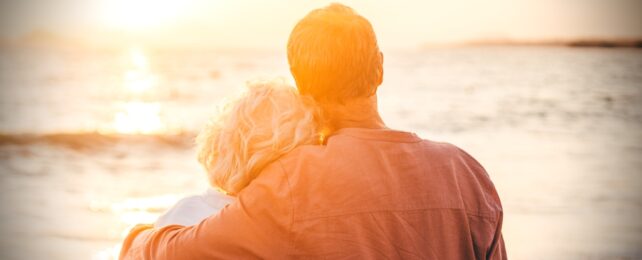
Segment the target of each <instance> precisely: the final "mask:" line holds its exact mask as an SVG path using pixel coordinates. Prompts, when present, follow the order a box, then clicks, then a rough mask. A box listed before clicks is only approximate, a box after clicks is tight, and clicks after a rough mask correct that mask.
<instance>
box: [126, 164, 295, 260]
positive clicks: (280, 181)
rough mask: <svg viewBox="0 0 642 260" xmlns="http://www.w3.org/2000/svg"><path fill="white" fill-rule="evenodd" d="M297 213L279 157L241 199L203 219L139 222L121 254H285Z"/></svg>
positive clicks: (152, 256)
mask: <svg viewBox="0 0 642 260" xmlns="http://www.w3.org/2000/svg"><path fill="white" fill-rule="evenodd" d="M292 213H293V210H292V202H291V198H290V187H289V183H288V180H287V176H286V174H285V173H284V172H283V168H282V166H281V164H280V162H278V161H276V162H274V163H272V164H270V165H268V166H267V167H266V168H265V169H264V170H263V171H262V172H261V174H260V175H259V176H258V177H257V178H256V179H254V180H253V181H252V182H251V183H250V185H248V186H247V187H246V188H245V189H243V191H241V192H240V193H239V196H238V199H237V200H236V201H235V202H233V203H231V204H230V205H228V206H226V207H225V208H224V209H223V210H222V211H221V212H219V213H218V214H216V215H213V216H210V217H208V218H206V219H205V220H203V221H202V222H200V223H199V224H197V225H194V226H178V225H171V226H166V227H163V228H159V229H151V228H150V227H149V226H141V227H139V228H134V230H132V231H131V232H130V235H128V237H127V238H126V239H125V241H124V243H123V246H122V251H121V254H120V259H155V260H163V259H238V258H263V259H265V258H268V259H274V258H282V257H281V256H283V255H284V254H287V252H288V251H289V249H290V247H291V242H290V241H291V235H290V227H291V224H292V219H293V218H292V217H293V215H292Z"/></svg>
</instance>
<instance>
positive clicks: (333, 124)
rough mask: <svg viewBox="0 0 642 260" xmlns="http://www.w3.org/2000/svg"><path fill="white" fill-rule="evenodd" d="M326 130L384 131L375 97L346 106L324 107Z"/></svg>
mask: <svg viewBox="0 0 642 260" xmlns="http://www.w3.org/2000/svg"><path fill="white" fill-rule="evenodd" d="M323 110H324V111H325V112H326V115H327V117H328V118H327V120H328V128H330V129H329V130H330V132H334V131H336V130H338V129H341V128H369V129H385V128H387V127H386V124H385V123H384V122H383V120H382V119H381V116H380V115H379V111H378V109H377V97H376V96H372V97H369V98H360V99H356V100H352V101H350V102H347V103H346V104H332V105H325V106H324V108H323Z"/></svg>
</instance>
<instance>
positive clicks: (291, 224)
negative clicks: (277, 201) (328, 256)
mask: <svg viewBox="0 0 642 260" xmlns="http://www.w3.org/2000/svg"><path fill="white" fill-rule="evenodd" d="M276 162H277V163H278V164H279V167H280V168H281V171H282V172H283V175H284V176H285V181H286V182H287V184H288V195H289V197H290V205H291V209H292V217H290V226H289V227H288V240H290V241H289V244H290V251H291V250H292V249H293V248H294V239H292V230H293V226H294V222H295V221H294V215H295V214H294V212H295V209H294V198H293V197H292V184H291V183H290V178H289V176H288V172H287V171H286V170H285V167H284V166H283V163H282V162H281V160H277V161H276Z"/></svg>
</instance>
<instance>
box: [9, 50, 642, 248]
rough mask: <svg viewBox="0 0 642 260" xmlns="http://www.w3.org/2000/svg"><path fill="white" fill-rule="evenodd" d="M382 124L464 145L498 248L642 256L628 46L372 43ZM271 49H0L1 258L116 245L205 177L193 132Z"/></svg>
mask: <svg viewBox="0 0 642 260" xmlns="http://www.w3.org/2000/svg"><path fill="white" fill-rule="evenodd" d="M384 55H385V56H384V60H385V65H384V68H385V74H384V83H383V85H382V86H380V88H379V108H380V110H381V114H382V117H383V118H384V120H385V121H386V123H387V124H388V125H389V126H390V127H391V128H395V129H400V130H405V131H410V132H415V133H417V134H418V135H420V136H421V137H423V138H427V139H431V140H436V141H446V142H450V143H453V144H455V145H457V146H459V147H461V148H463V149H464V150H466V151H468V152H469V153H470V154H472V155H473V156H474V157H476V158H477V159H478V160H479V161H480V162H481V163H482V164H483V165H484V166H485V168H486V170H487V171H488V173H489V175H490V177H491V179H492V180H493V181H494V183H495V186H496V188H497V190H498V192H499V194H500V197H501V200H502V203H503V206H504V210H505V215H504V226H503V234H504V239H505V242H506V247H507V251H508V256H509V257H510V258H512V259H640V258H642V222H641V221H640V219H642V196H641V190H642V50H640V49H604V48H568V47H536V46H530V47H517V46H513V47H507V46H506V47H502V46H487V47H465V48H440V49H425V50H404V51H385V50H384ZM274 76H283V77H285V78H286V79H288V80H290V81H291V77H290V76H289V70H288V66H287V60H286V56H285V54H284V53H283V52H282V51H203V50H199V51H195V50H172V51H159V50H147V49H144V48H141V47H132V48H127V49H122V50H121V49H118V50H82V51H80V50H51V49H6V50H1V51H0V86H2V87H1V89H0V94H1V96H0V108H1V109H0V133H2V135H1V136H0V185H1V186H0V201H1V202H2V203H1V204H0V205H1V206H2V210H1V211H0V234H2V235H1V237H0V258H2V259H113V258H114V257H116V255H117V253H118V248H119V243H120V242H121V241H122V238H123V236H124V235H125V234H126V232H127V230H128V228H130V227H131V226H132V225H134V224H136V223H151V222H153V221H154V220H155V219H156V217H157V216H158V215H159V214H161V213H162V212H163V211H164V210H166V209H167V208H168V207H170V206H171V205H172V204H173V203H174V202H175V201H176V200H178V199H180V198H181V197H183V196H186V195H190V194H198V193H201V192H203V191H204V190H205V188H206V187H207V184H206V180H205V176H204V171H203V169H202V168H201V167H200V166H199V165H198V163H197V162H196V159H195V152H194V149H193V137H194V135H195V134H196V133H197V132H198V131H199V129H200V128H201V127H202V126H203V125H204V124H205V123H206V122H207V120H208V118H209V116H210V115H211V114H212V113H213V112H214V111H216V107H217V105H219V104H220V103H221V102H222V101H223V100H224V99H225V98H226V97H229V96H231V95H235V94H237V93H238V92H240V91H242V90H243V86H244V84H245V83H244V82H245V81H247V80H251V79H255V78H261V77H262V78H270V77H274Z"/></svg>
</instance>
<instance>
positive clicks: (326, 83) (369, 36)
mask: <svg viewBox="0 0 642 260" xmlns="http://www.w3.org/2000/svg"><path fill="white" fill-rule="evenodd" d="M288 62H289V63H290V71H291V72H292V75H293V76H294V79H295V81H296V85H297V88H298V89H299V92H300V93H301V94H303V95H310V96H312V97H313V98H314V99H315V100H317V101H318V102H322V103H344V101H348V100H350V99H354V98H358V97H369V96H371V95H374V94H375V93H376V91H377V87H378V86H379V85H380V84H381V81H382V74H383V64H382V63H383V58H382V57H381V54H380V51H379V46H378V45H377V39H376V36H375V33H374V30H373V29H372V25H370V22H368V20H366V19H365V18H364V17H362V16H360V15H359V14H357V13H356V12H355V11H354V10H352V8H350V7H347V6H345V5H341V4H336V3H335V4H331V5H329V6H327V7H325V8H320V9H316V10H313V11H312V12H310V13H309V14H308V15H306V16H305V17H304V18H303V19H301V21H299V22H298V23H297V24H296V26H295V27H294V29H293V30H292V33H291V34H290V39H289V41H288Z"/></svg>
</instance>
